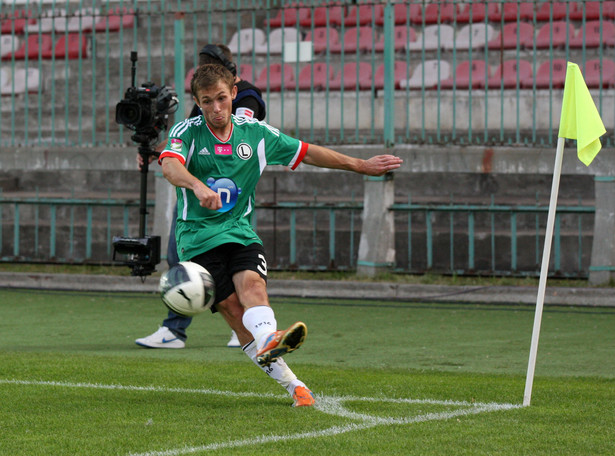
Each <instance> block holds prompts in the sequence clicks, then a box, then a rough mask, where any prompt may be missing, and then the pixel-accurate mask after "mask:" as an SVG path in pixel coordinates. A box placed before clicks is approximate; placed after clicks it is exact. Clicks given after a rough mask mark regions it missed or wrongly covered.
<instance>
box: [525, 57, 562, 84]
mask: <svg viewBox="0 0 615 456" xmlns="http://www.w3.org/2000/svg"><path fill="white" fill-rule="evenodd" d="M566 65H567V64H566V59H555V60H553V61H552V62H551V61H547V62H543V63H542V64H541V65H540V66H539V67H538V70H536V88H537V89H548V88H549V87H553V88H554V89H563V88H564V82H566ZM524 87H527V88H531V87H532V82H531V81H528V82H526V84H525V85H524Z"/></svg>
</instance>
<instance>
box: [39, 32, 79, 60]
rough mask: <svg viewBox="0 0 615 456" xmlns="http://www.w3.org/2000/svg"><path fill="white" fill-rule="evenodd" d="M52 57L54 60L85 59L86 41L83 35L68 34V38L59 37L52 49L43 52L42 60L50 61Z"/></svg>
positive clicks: (64, 36)
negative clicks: (53, 56)
mask: <svg viewBox="0 0 615 456" xmlns="http://www.w3.org/2000/svg"><path fill="white" fill-rule="evenodd" d="M52 55H55V58H56V59H65V58H68V59H78V58H79V57H81V58H82V59H85V58H87V56H88V41H87V39H86V37H85V35H83V34H81V36H80V34H79V33H69V34H68V37H67V36H66V35H60V38H58V41H56V44H55V46H54V47H53V49H50V50H49V51H47V52H45V53H44V54H43V58H46V59H50V58H51V57H52Z"/></svg>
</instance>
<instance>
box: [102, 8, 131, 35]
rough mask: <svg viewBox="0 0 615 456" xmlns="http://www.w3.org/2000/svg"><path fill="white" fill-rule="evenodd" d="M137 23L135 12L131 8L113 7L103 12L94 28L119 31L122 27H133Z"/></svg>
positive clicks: (103, 30)
mask: <svg viewBox="0 0 615 456" xmlns="http://www.w3.org/2000/svg"><path fill="white" fill-rule="evenodd" d="M134 25H135V13H134V10H132V9H130V8H120V7H117V8H112V9H110V10H109V11H108V12H107V14H103V15H102V16H101V17H100V18H99V20H98V22H96V25H95V26H94V29H95V30H96V31H97V32H105V31H107V30H108V31H110V32H117V31H119V30H120V29H126V28H132V27H134Z"/></svg>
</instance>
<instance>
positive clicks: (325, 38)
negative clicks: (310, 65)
mask: <svg viewBox="0 0 615 456" xmlns="http://www.w3.org/2000/svg"><path fill="white" fill-rule="evenodd" d="M303 41H311V42H312V46H313V50H314V53H315V54H319V53H322V52H325V51H326V50H327V49H328V48H329V47H330V46H332V47H336V46H341V45H340V44H339V42H340V36H339V33H338V31H337V29H335V28H333V27H316V28H315V29H314V30H313V31H309V32H308V33H307V35H306V37H305V38H304V40H303Z"/></svg>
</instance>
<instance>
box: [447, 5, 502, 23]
mask: <svg viewBox="0 0 615 456" xmlns="http://www.w3.org/2000/svg"><path fill="white" fill-rule="evenodd" d="M498 8H499V4H498V3H491V2H490V3H487V5H485V3H466V4H465V5H464V6H463V7H462V9H461V11H460V12H459V14H458V15H457V22H459V23H462V24H465V23H468V22H484V20H485V16H488V15H489V14H491V13H494V14H495V13H497V11H498Z"/></svg>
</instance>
